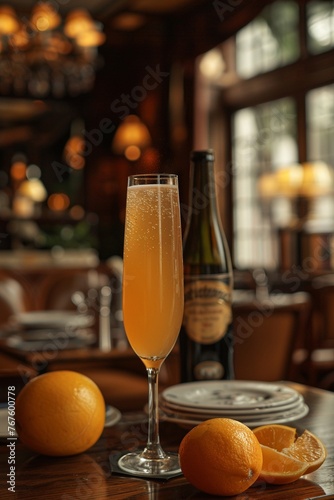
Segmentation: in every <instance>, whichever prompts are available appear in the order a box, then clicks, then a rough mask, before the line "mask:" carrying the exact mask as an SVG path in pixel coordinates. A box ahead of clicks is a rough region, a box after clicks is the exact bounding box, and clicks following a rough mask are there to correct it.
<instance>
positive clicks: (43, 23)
mask: <svg viewBox="0 0 334 500" xmlns="http://www.w3.org/2000/svg"><path fill="white" fill-rule="evenodd" d="M31 22H32V24H33V26H34V27H35V28H37V30H38V31H47V30H52V29H54V28H56V27H57V26H59V24H60V23H61V17H60V16H59V14H58V13H57V11H56V10H55V9H54V8H53V7H52V6H51V4H48V3H38V4H37V5H36V6H35V8H34V10H33V12H32V15H31Z"/></svg>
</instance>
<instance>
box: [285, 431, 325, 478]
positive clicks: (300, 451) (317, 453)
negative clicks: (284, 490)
mask: <svg viewBox="0 0 334 500" xmlns="http://www.w3.org/2000/svg"><path fill="white" fill-rule="evenodd" d="M282 453H284V454H285V455H287V456H289V457H291V458H295V459H296V460H300V461H301V462H306V463H307V464H308V468H307V470H306V472H305V474H309V473H310V472H313V471H315V470H317V469H318V468H319V467H320V465H322V464H323V463H324V461H325V459H326V457H327V450H326V448H325V446H324V445H323V443H322V442H321V441H320V439H319V438H317V437H316V436H315V435H314V434H312V433H311V432H309V431H304V432H303V434H302V435H301V436H299V437H298V438H297V439H296V441H295V442H294V443H293V444H292V445H291V446H289V447H287V448H284V449H282Z"/></svg>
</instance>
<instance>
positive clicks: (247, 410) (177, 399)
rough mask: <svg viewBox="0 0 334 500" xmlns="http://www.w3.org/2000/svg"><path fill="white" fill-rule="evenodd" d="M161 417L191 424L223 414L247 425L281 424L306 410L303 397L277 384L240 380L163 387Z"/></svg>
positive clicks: (222, 415)
mask: <svg viewBox="0 0 334 500" xmlns="http://www.w3.org/2000/svg"><path fill="white" fill-rule="evenodd" d="M159 407H160V410H161V416H162V418H164V419H166V420H169V421H173V422H176V423H178V424H180V425H182V426H184V427H190V428H191V427H193V426H195V425H197V424H199V423H200V422H202V421H204V420H207V419H209V418H217V417H225V418H233V419H235V420H239V421H240V422H243V423H244V424H246V425H247V426H248V427H257V426H259V425H265V424H272V423H277V424H282V423H286V422H291V421H293V420H297V419H300V418H302V417H304V416H305V415H306V414H307V413H308V410H309V409H308V406H307V405H306V404H305V402H304V399H303V396H302V395H301V394H299V393H298V392H297V391H295V390H294V389H293V388H291V387H288V386H287V385H284V384H280V383H267V382H253V381H242V380H231V381H227V380H226V381H225V380H221V381H207V382H190V383H186V384H178V385H174V386H172V387H169V388H168V389H165V390H164V391H163V392H162V394H161V396H160V401H159Z"/></svg>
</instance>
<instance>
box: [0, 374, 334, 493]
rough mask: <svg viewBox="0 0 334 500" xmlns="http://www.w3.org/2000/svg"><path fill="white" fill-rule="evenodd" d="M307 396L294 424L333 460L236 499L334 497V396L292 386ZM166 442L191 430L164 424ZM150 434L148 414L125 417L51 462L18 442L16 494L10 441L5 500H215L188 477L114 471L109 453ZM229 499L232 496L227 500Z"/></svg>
mask: <svg viewBox="0 0 334 500" xmlns="http://www.w3.org/2000/svg"><path fill="white" fill-rule="evenodd" d="M289 385H292V387H294V388H295V389H297V390H298V391H299V392H300V393H302V394H303V396H304V398H305V401H306V403H307V404H308V405H309V408H310V411H309V413H308V415H307V416H305V417H304V418H302V419H300V420H298V421H296V422H292V423H289V425H293V426H296V427H297V429H299V430H303V429H305V428H307V429H308V430H310V431H311V432H313V433H315V434H316V435H317V436H318V437H319V438H321V439H322V440H323V442H324V443H325V445H326V447H327V449H328V457H327V459H326V461H325V463H324V464H323V465H322V467H321V468H320V469H318V470H317V471H315V472H313V473H312V474H309V475H307V476H304V477H303V478H300V479H299V480H298V481H296V482H294V483H292V484H289V485H284V486H272V485H264V484H263V483H262V484H260V483H255V485H253V486H252V487H251V488H249V489H248V490H247V491H246V492H245V493H243V494H241V495H237V496H234V497H230V498H233V499H234V500H259V499H271V500H280V499H281V500H285V499H299V500H306V499H313V498H319V497H320V498H321V497H322V496H323V495H329V496H326V499H329V498H334V425H333V421H334V393H331V392H327V391H322V390H319V389H314V388H310V387H306V386H302V385H298V384H289ZM160 431H161V441H162V444H163V447H164V448H165V449H170V450H177V449H178V446H179V443H180V441H181V439H182V437H183V436H184V435H185V433H186V432H187V430H186V429H182V428H181V427H179V426H177V425H176V424H173V423H171V422H161V424H160ZM146 436H147V423H146V417H145V415H144V414H143V413H141V412H138V413H126V414H123V416H122V419H121V420H120V421H119V422H118V423H117V424H116V425H114V426H113V427H106V428H105V429H104V432H103V434H102V436H101V438H100V439H99V441H98V442H97V443H96V444H95V446H93V447H92V448H91V449H90V450H88V451H87V452H86V453H84V454H81V455H77V456H72V457H66V458H58V457H57V458H51V457H43V456H37V455H35V454H34V453H32V452H31V451H29V450H28V449H27V448H25V447H24V446H23V445H22V444H21V443H20V442H19V441H16V443H15V494H14V493H12V492H10V491H8V486H9V485H8V484H6V481H7V479H8V477H7V476H6V475H7V474H8V473H9V464H8V459H9V448H8V447H7V444H8V440H7V438H6V437H3V438H2V440H1V446H0V471H1V472H0V474H1V478H0V492H1V495H0V497H1V499H13V498H19V499H27V500H37V499H40V498H41V499H42V498H43V499H48V500H49V499H50V500H51V499H57V500H74V499H78V500H79V499H80V500H84V499H90V500H93V499H96V500H103V499H107V498H113V499H115V500H121V499H142V500H144V499H150V500H161V499H165V500H170V499H171V498H173V499H198V500H200V499H206V498H207V499H208V500H210V499H214V498H217V497H213V496H210V495H206V494H204V493H202V492H200V491H198V490H197V489H196V488H194V487H193V486H191V485H190V484H189V483H188V482H187V481H186V480H185V478H184V477H183V476H180V477H177V478H174V479H170V480H168V481H156V480H145V479H139V478H134V477H127V476H120V475H116V474H114V473H112V472H111V469H110V465H109V457H110V455H113V454H117V453H119V452H121V451H123V450H125V449H127V448H130V447H141V446H142V444H145V441H146ZM225 498H228V497H225Z"/></svg>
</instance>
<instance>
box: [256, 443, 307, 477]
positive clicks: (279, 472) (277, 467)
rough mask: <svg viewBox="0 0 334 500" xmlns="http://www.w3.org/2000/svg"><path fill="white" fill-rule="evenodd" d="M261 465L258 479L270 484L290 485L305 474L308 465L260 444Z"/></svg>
mask: <svg viewBox="0 0 334 500" xmlns="http://www.w3.org/2000/svg"><path fill="white" fill-rule="evenodd" d="M261 448H262V455H263V463H262V470H261V472H260V476H259V479H262V480H264V481H266V482H267V483H271V484H287V483H292V482H294V481H296V480H297V479H299V478H300V477H301V476H302V475H303V474H305V472H306V470H307V468H308V464H307V463H305V462H301V461H299V460H296V459H295V458H292V457H289V456H288V455H284V453H281V452H280V451H277V450H274V449H273V448H269V446H264V445H263V444H261Z"/></svg>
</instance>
